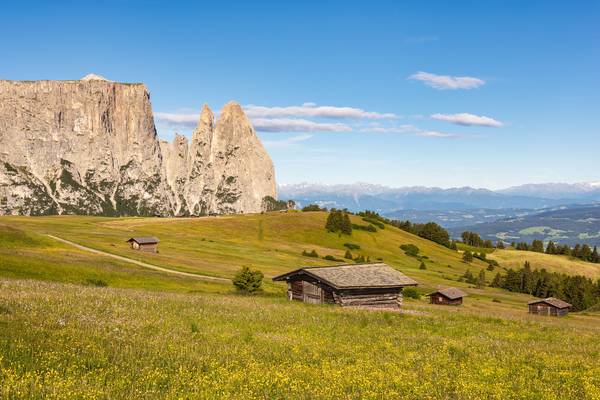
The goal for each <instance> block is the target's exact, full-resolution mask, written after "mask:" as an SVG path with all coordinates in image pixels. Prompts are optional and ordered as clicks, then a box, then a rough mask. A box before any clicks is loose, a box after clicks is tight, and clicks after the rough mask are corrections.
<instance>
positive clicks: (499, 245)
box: [496, 240, 504, 250]
mask: <svg viewBox="0 0 600 400" xmlns="http://www.w3.org/2000/svg"><path fill="white" fill-rule="evenodd" d="M496 248H497V249H500V250H503V249H504V242H503V241H502V240H498V241H497V242H496Z"/></svg>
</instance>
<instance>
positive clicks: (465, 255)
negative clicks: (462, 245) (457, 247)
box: [462, 250, 473, 263]
mask: <svg viewBox="0 0 600 400" xmlns="http://www.w3.org/2000/svg"><path fill="white" fill-rule="evenodd" d="M462 259H463V261H464V262H467V263H470V262H472V261H473V253H471V251H470V250H466V251H465V252H464V253H463V255H462Z"/></svg>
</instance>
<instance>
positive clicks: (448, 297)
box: [427, 288, 467, 306]
mask: <svg viewBox="0 0 600 400" xmlns="http://www.w3.org/2000/svg"><path fill="white" fill-rule="evenodd" d="M466 295H467V294H466V293H465V292H463V291H462V290H460V289H457V288H446V289H440V290H438V291H436V292H433V293H429V294H428V295H427V296H429V302H430V303H431V304H442V305H446V306H460V305H461V304H462V303H463V297H465V296H466Z"/></svg>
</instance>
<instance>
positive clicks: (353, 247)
mask: <svg viewBox="0 0 600 400" xmlns="http://www.w3.org/2000/svg"><path fill="white" fill-rule="evenodd" d="M344 247H346V248H348V249H350V250H358V249H360V246H359V245H357V244H354V243H344Z"/></svg>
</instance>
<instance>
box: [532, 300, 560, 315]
mask: <svg viewBox="0 0 600 400" xmlns="http://www.w3.org/2000/svg"><path fill="white" fill-rule="evenodd" d="M529 313H530V314H536V315H550V316H553V317H562V316H563V315H567V314H568V313H569V309H568V308H557V307H554V306H551V305H550V304H546V303H535V304H529Z"/></svg>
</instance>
